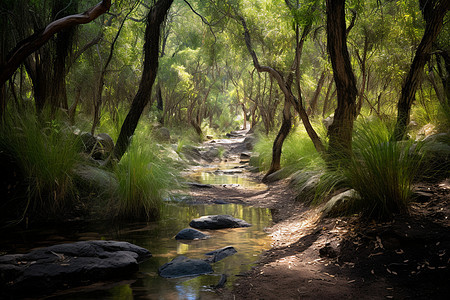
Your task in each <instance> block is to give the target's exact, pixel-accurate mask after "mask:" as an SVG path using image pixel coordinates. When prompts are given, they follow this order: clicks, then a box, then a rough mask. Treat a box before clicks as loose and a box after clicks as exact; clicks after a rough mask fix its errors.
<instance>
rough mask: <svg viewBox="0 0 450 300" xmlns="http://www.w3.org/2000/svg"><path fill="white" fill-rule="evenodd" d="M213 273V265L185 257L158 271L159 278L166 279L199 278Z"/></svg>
mask: <svg viewBox="0 0 450 300" xmlns="http://www.w3.org/2000/svg"><path fill="white" fill-rule="evenodd" d="M212 272H213V269H212V267H211V265H210V264H209V263H207V262H206V261H204V260H202V259H190V258H187V257H185V256H178V257H177V258H174V259H173V260H172V261H171V262H168V263H166V264H164V265H162V266H161V267H160V268H159V269H158V274H159V276H161V277H164V278H177V277H185V276H198V275H203V274H208V273H212Z"/></svg>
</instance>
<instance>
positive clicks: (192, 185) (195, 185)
mask: <svg viewBox="0 0 450 300" xmlns="http://www.w3.org/2000/svg"><path fill="white" fill-rule="evenodd" d="M187 185H189V186H191V187H195V188H199V189H210V188H212V187H213V186H212V185H211V184H203V183H197V182H188V183H187Z"/></svg>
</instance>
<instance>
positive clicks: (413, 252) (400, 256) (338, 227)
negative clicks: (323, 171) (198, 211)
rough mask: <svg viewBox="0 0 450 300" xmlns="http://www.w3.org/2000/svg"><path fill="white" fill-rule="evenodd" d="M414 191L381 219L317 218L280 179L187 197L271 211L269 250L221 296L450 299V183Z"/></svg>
mask: <svg viewBox="0 0 450 300" xmlns="http://www.w3.org/2000/svg"><path fill="white" fill-rule="evenodd" d="M233 149H242V147H241V146H239V145H234V146H232V145H230V146H229V147H228V148H227V150H229V153H232V154H238V152H239V151H236V150H233ZM230 157H231V156H230ZM248 174H249V173H248ZM248 176H253V177H254V178H255V179H256V180H257V179H260V176H261V175H255V174H253V175H248ZM417 189H418V190H420V191H421V193H422V197H420V198H419V199H418V202H415V203H413V204H412V206H411V210H410V213H409V214H408V215H398V216H396V217H395V218H394V220H395V221H392V222H385V223H375V222H363V221H361V220H359V219H358V218H357V217H347V218H321V217H320V213H319V209H320V208H311V207H306V206H305V205H303V204H302V203H299V202H296V201H295V197H294V193H293V192H292V191H291V190H290V189H289V187H288V183H287V181H286V180H285V181H278V182H276V183H272V184H270V185H268V186H267V188H264V189H262V190H261V189H256V190H252V189H248V188H242V187H238V186H227V185H225V186H213V187H209V188H192V190H191V194H192V195H193V196H195V199H196V201H201V202H214V201H216V200H217V199H220V200H222V201H226V202H230V203H241V204H247V205H252V206H258V207H265V208H270V209H272V212H273V220H274V225H273V226H272V228H271V229H270V234H271V236H272V239H273V248H272V249H270V250H268V251H266V252H265V253H264V254H263V256H262V257H261V259H260V262H259V263H258V264H257V266H256V267H254V268H253V269H252V270H251V271H249V272H247V273H245V274H240V275H239V276H240V278H239V279H238V280H237V281H236V282H235V283H234V286H233V289H231V290H230V289H222V290H220V291H219V294H220V295H221V296H222V297H223V299H325V298H327V299H449V297H450V230H449V227H450V220H449V213H450V206H449V202H450V181H449V180H448V179H447V180H445V181H442V182H439V183H434V184H431V183H423V184H421V185H420V186H418V187H417ZM419 201H420V202H419Z"/></svg>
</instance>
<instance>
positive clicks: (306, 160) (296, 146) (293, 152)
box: [252, 127, 324, 176]
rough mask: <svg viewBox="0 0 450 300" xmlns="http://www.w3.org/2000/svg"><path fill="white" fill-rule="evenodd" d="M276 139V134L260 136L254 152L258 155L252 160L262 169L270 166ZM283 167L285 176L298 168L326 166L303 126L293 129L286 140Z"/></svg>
mask: <svg viewBox="0 0 450 300" xmlns="http://www.w3.org/2000/svg"><path fill="white" fill-rule="evenodd" d="M274 139H275V134H271V135H268V136H267V135H263V134H260V135H259V136H258V141H257V143H256V145H255V147H254V152H255V153H257V155H258V156H257V158H256V159H252V162H253V161H255V160H256V164H257V166H258V167H259V169H260V170H261V171H267V170H268V169H269V167H270V163H271V161H272V146H273V141H274ZM281 167H282V168H284V176H289V175H290V174H292V173H294V172H296V171H298V170H304V169H311V168H312V169H318V168H322V167H324V164H323V160H322V159H321V157H320V155H319V153H318V152H317V151H316V149H315V148H314V144H313V143H312V142H311V139H310V138H309V136H308V134H307V133H306V131H305V130H304V129H303V128H300V127H299V128H296V129H293V130H292V131H291V133H290V134H289V135H288V137H287V138H286V140H285V141H284V143H283V149H282V154H281Z"/></svg>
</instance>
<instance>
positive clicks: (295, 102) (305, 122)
mask: <svg viewBox="0 0 450 300" xmlns="http://www.w3.org/2000/svg"><path fill="white" fill-rule="evenodd" d="M240 21H241V23H242V26H243V27H244V38H245V44H246V46H247V50H248V52H250V55H251V56H252V59H253V66H254V67H255V69H256V70H257V71H258V72H268V73H269V74H270V75H271V76H273V78H274V79H275V80H277V83H278V86H279V87H280V89H281V90H282V91H283V94H284V96H285V100H287V101H290V102H291V104H292V105H293V106H294V108H295V110H296V111H297V112H298V114H299V116H300V118H301V120H302V122H303V125H304V126H305V129H306V132H307V133H308V136H309V138H310V139H311V141H312V142H313V144H314V147H315V148H316V150H317V151H318V152H320V153H322V152H323V151H324V149H325V147H324V146H323V143H322V141H321V140H320V138H319V136H318V135H317V133H316V131H315V130H314V128H313V127H312V125H311V122H310V121H309V118H308V115H307V114H306V111H305V109H304V107H303V105H302V103H301V101H299V100H297V98H295V96H294V94H293V93H292V91H291V89H290V87H289V86H288V85H287V84H286V82H284V79H283V76H282V75H281V74H280V72H278V71H277V70H275V69H273V68H271V67H268V66H262V65H260V64H259V61H258V57H257V56H256V53H255V51H254V50H253V48H252V45H251V39H250V33H249V31H248V28H247V24H246V22H245V20H244V18H242V17H241V18H240ZM344 25H345V24H344Z"/></svg>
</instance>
